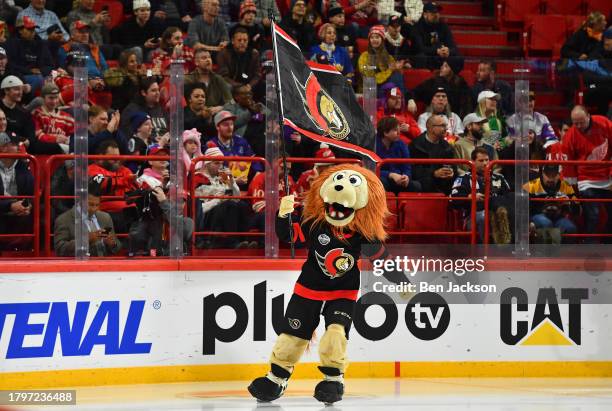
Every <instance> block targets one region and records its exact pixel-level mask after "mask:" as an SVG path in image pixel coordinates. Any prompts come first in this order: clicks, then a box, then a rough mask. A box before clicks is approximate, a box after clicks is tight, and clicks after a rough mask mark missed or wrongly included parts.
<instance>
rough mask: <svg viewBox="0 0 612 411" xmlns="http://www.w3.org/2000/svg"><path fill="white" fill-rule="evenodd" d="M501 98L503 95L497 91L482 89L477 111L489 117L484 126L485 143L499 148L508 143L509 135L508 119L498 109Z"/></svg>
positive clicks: (482, 115)
mask: <svg viewBox="0 0 612 411" xmlns="http://www.w3.org/2000/svg"><path fill="white" fill-rule="evenodd" d="M500 99H501V96H500V95H499V94H497V93H494V92H492V91H490V90H485V91H482V92H481V93H480V94H479V95H478V99H477V100H478V106H477V107H476V111H475V113H476V114H478V115H479V116H481V117H485V118H486V119H487V122H486V123H485V124H484V127H483V132H484V136H483V139H484V141H485V143H488V144H490V145H492V146H493V147H495V148H496V149H498V150H500V149H503V148H504V147H506V146H507V145H508V143H507V141H506V136H507V135H508V130H507V129H506V121H505V120H504V117H503V116H502V115H501V114H500V113H499V112H498V110H497V102H498V101H499V100H500Z"/></svg>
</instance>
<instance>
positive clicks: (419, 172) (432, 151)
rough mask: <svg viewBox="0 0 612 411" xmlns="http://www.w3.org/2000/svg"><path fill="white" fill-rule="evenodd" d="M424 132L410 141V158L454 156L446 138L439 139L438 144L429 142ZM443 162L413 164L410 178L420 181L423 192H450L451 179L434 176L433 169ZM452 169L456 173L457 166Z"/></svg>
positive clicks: (449, 157)
mask: <svg viewBox="0 0 612 411" xmlns="http://www.w3.org/2000/svg"><path fill="white" fill-rule="evenodd" d="M425 135H426V133H423V134H421V135H420V136H418V137H417V138H415V139H414V140H412V143H410V157H412V158H440V159H443V158H448V159H452V158H454V151H453V148H452V147H451V146H450V144H448V142H447V141H446V140H441V141H440V142H439V143H438V144H432V143H430V142H429V141H428V140H427V138H426V137H425ZM443 165H444V163H437V164H414V165H413V166H412V178H413V179H414V180H416V181H418V182H420V183H421V187H422V190H423V192H426V193H427V192H429V193H436V192H438V193H444V194H446V195H449V194H450V192H451V188H452V184H453V179H452V178H449V179H447V180H445V179H441V178H437V177H434V171H436V170H437V169H439V168H441V167H442V166H443ZM452 169H453V170H454V172H455V175H456V174H457V167H456V166H453V167H452Z"/></svg>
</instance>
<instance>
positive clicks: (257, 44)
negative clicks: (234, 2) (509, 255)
mask: <svg viewBox="0 0 612 411" xmlns="http://www.w3.org/2000/svg"><path fill="white" fill-rule="evenodd" d="M256 15H257V6H256V5H255V2H254V1H253V0H244V1H243V2H242V4H240V13H239V14H238V24H237V25H236V26H235V27H234V29H236V28H238V27H242V28H244V29H245V30H246V31H247V33H248V34H249V45H248V48H249V49H255V50H264V48H269V46H268V47H264V43H265V39H264V37H265V36H266V33H265V31H264V28H263V26H262V25H261V23H257V22H256V21H255V20H256V17H255V16H256ZM266 46H267V45H266Z"/></svg>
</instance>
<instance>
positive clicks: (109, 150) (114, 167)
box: [87, 140, 137, 233]
mask: <svg viewBox="0 0 612 411" xmlns="http://www.w3.org/2000/svg"><path fill="white" fill-rule="evenodd" d="M96 154H97V155H106V156H118V155H119V146H117V143H116V142H115V141H113V140H106V141H103V142H102V143H100V144H99V145H98V148H97V151H96ZM87 174H88V175H89V176H90V177H96V178H97V179H98V180H101V181H102V183H100V184H101V186H102V188H101V190H102V195H104V196H111V197H119V198H121V199H116V198H112V199H108V200H102V202H101V203H100V209H101V210H102V211H106V212H107V213H109V214H110V215H111V218H112V219H113V224H114V226H115V228H116V229H117V231H118V232H120V233H127V232H128V230H129V228H130V226H131V224H132V222H133V221H134V220H135V219H136V217H137V215H136V212H137V210H136V208H135V206H134V205H130V204H128V203H127V202H126V200H125V199H123V198H124V196H125V194H126V193H127V192H128V191H132V190H135V189H136V188H137V187H136V185H135V181H136V175H135V174H132V172H131V171H130V169H129V168H127V167H124V166H122V165H121V160H118V159H104V160H96V161H94V162H93V163H92V164H90V165H89V167H88V169H87Z"/></svg>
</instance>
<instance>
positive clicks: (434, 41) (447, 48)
mask: <svg viewBox="0 0 612 411" xmlns="http://www.w3.org/2000/svg"><path fill="white" fill-rule="evenodd" d="M440 10H441V7H440V6H439V5H438V4H437V3H435V2H428V3H425V4H424V5H423V16H422V17H421V18H420V19H419V21H418V22H417V23H416V24H415V25H414V31H415V36H418V37H419V39H420V43H421V44H422V46H423V53H424V54H425V57H426V60H427V61H426V66H427V67H429V68H435V67H440V65H441V64H442V61H444V60H447V59H449V58H451V59H452V58H456V57H458V56H459V51H458V50H457V46H456V45H455V40H454V39H453V34H452V33H451V30H450V27H449V26H448V24H446V23H445V22H443V21H442V20H440Z"/></svg>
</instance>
